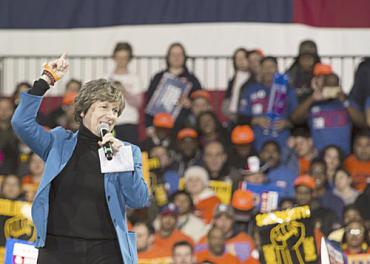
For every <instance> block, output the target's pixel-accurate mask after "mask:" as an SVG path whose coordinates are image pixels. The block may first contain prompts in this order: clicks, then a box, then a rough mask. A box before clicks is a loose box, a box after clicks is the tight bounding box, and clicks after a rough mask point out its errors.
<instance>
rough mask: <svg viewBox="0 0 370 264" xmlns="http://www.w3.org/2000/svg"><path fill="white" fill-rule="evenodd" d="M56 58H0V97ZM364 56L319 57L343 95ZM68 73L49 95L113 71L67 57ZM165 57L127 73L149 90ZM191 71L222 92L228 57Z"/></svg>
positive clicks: (284, 61)
mask: <svg viewBox="0 0 370 264" xmlns="http://www.w3.org/2000/svg"><path fill="white" fill-rule="evenodd" d="M56 57H57V56H50V55H48V56H27V55H17V56H14V55H11V56H0V95H10V94H12V92H13V90H14V88H15V85H16V84H17V83H18V82H21V81H29V82H32V81H33V80H34V79H35V78H37V77H38V76H39V75H40V72H41V65H42V64H43V63H44V62H47V61H50V60H53V59H55V58H56ZM362 57H363V56H359V55H345V56H341V55H331V56H321V58H322V61H323V62H324V63H330V64H331V65H332V66H333V68H334V70H335V72H336V73H338V74H339V76H340V77H341V83H342V86H343V88H344V90H345V91H346V92H348V91H349V90H350V88H351V87H352V84H353V76H354V71H355V69H356V67H357V65H358V63H359V62H360V61H361V58H362ZM68 60H69V62H70V70H69V73H68V75H67V76H66V77H65V78H63V81H62V82H60V83H59V84H58V86H57V87H55V88H54V89H52V91H51V92H50V93H49V95H59V94H61V93H62V92H63V89H64V86H65V82H67V81H68V80H69V79H70V78H76V79H80V80H82V81H88V80H91V79H96V78H104V77H108V76H109V73H110V72H111V71H112V69H113V61H112V58H111V57H110V56H74V55H73V56H68ZM278 61H279V68H280V71H285V70H286V69H288V68H289V66H290V65H291V64H292V62H293V61H294V56H278ZM165 65H166V63H165V58H164V56H136V57H135V58H134V59H133V60H132V62H131V64H130V70H131V71H133V72H136V73H137V74H138V75H139V77H140V79H141V82H142V85H143V87H148V84H149V81H150V79H151V77H153V75H154V74H155V73H157V72H158V71H160V70H163V69H164V68H165ZM187 66H188V68H189V70H190V71H192V72H194V73H195V75H196V76H197V77H198V78H199V80H200V82H201V83H202V86H203V87H204V88H206V89H210V90H224V89H225V88H226V85H227V81H228V79H229V78H230V77H231V76H232V74H233V67H232V60H231V57H230V56H192V57H189V59H188V61H187Z"/></svg>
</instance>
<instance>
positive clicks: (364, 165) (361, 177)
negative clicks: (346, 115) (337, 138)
mask: <svg viewBox="0 0 370 264" xmlns="http://www.w3.org/2000/svg"><path fill="white" fill-rule="evenodd" d="M344 167H345V168H346V170H347V171H348V172H349V173H350V174H351V176H352V180H353V184H354V187H355V188H356V189H357V190H359V191H363V190H365V188H366V184H368V183H369V182H370V133H369V130H364V131H361V132H360V133H358V134H356V136H355V139H354V142H353V154H351V155H349V156H348V157H347V158H346V160H345V161H344Z"/></svg>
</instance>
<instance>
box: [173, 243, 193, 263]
mask: <svg viewBox="0 0 370 264" xmlns="http://www.w3.org/2000/svg"><path fill="white" fill-rule="evenodd" d="M172 264H195V256H194V252H193V246H192V245H191V244H190V243H189V242H187V241H179V242H177V243H176V244H175V245H173V248H172Z"/></svg>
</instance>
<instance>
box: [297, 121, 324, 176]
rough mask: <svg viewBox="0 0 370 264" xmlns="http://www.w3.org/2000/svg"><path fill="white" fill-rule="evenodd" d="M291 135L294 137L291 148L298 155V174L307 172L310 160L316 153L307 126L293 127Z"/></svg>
mask: <svg viewBox="0 0 370 264" xmlns="http://www.w3.org/2000/svg"><path fill="white" fill-rule="evenodd" d="M292 137H293V138H294V146H293V149H294V151H295V153H296V154H297V156H298V162H299V172H298V174H299V175H304V174H307V173H308V169H309V167H310V163H311V160H312V159H313V158H315V157H316V156H317V155H318V153H317V150H316V149H315V147H314V145H313V140H312V138H311V135H310V131H309V128H308V127H307V128H306V127H305V126H301V127H298V128H295V129H294V130H293V132H292Z"/></svg>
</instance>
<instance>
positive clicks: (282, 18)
mask: <svg viewBox="0 0 370 264" xmlns="http://www.w3.org/2000/svg"><path fill="white" fill-rule="evenodd" d="M292 1H293V0H62V1H55V0H1V1H0V28H2V29H20V28H24V29H37V28H84V27H107V26H115V25H141V24H171V23H192V22H267V23H289V22H291V21H292V17H293V15H292V12H293V11H292V9H293V4H292Z"/></svg>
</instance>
